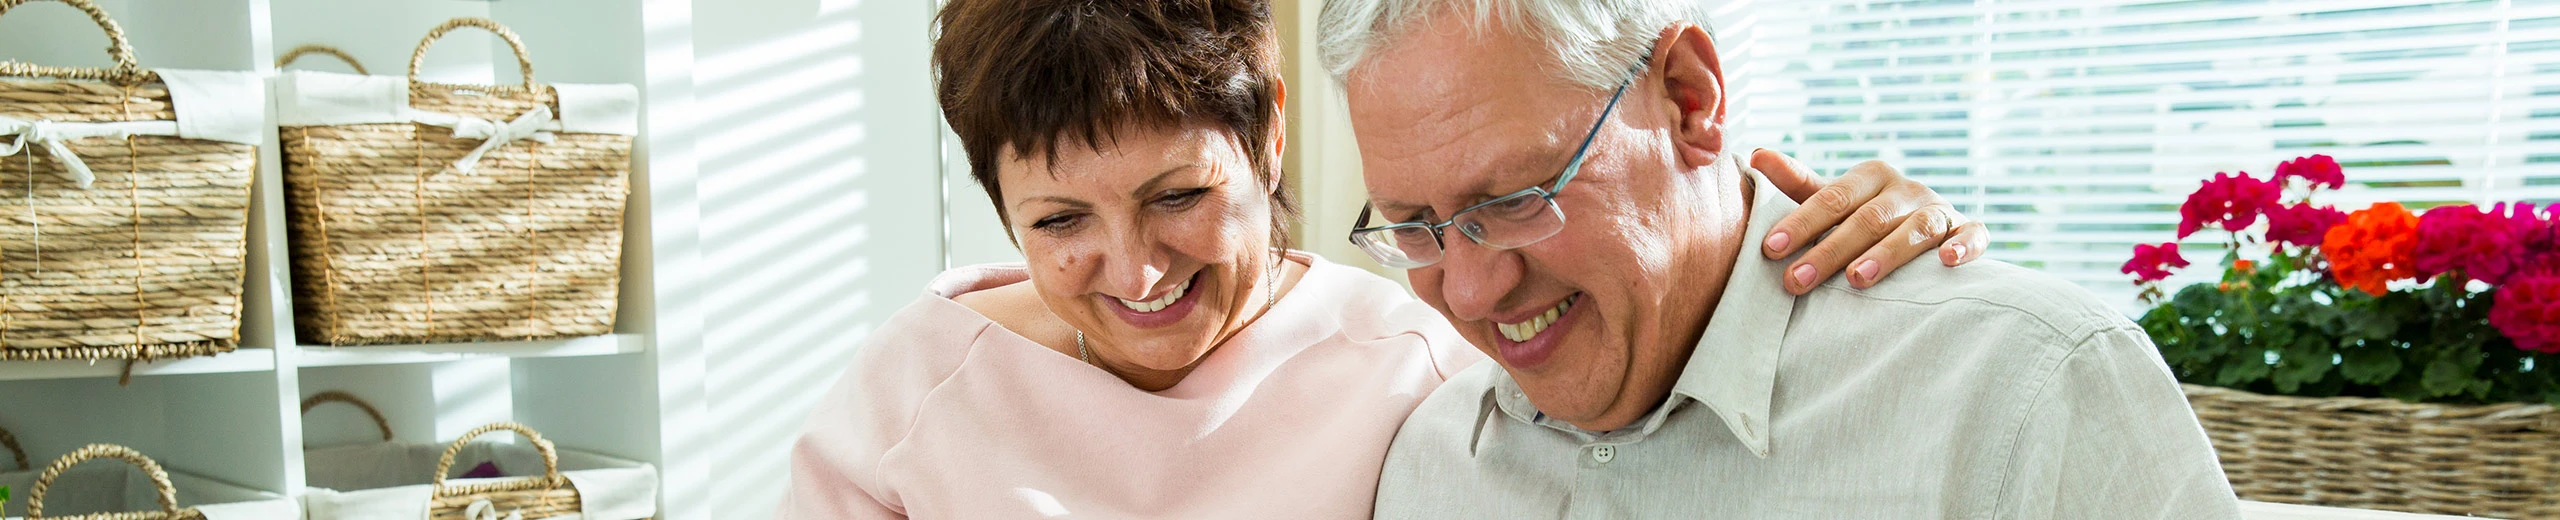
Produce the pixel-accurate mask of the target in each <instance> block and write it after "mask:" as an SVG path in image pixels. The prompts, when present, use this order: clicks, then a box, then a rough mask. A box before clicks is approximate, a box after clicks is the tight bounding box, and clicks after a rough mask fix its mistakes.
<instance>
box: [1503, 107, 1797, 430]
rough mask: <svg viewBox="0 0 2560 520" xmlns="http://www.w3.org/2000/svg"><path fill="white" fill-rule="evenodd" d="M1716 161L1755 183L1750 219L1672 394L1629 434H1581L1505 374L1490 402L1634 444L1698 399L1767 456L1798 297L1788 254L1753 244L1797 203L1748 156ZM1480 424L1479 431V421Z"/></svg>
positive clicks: (1536, 420) (1553, 424) (1511, 412)
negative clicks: (1782, 351)
mask: <svg viewBox="0 0 2560 520" xmlns="http://www.w3.org/2000/svg"><path fill="white" fill-rule="evenodd" d="M1721 160H1722V161H1728V162H1731V163H1732V164H1733V165H1734V167H1735V169H1737V170H1739V171H1741V173H1742V176H1743V178H1745V179H1748V181H1747V182H1750V183H1752V185H1753V189H1752V201H1751V214H1750V216H1749V219H1750V224H1749V225H1748V226H1747V227H1746V231H1745V232H1744V233H1743V244H1744V246H1743V247H1742V248H1741V249H1740V257H1739V258H1736V259H1734V264H1733V273H1732V274H1731V275H1730V276H1729V277H1728V278H1727V279H1726V280H1725V287H1724V295H1723V296H1722V298H1721V299H1720V300H1719V301H1718V302H1717V304H1716V311H1715V314H1714V315H1713V316H1710V317H1709V318H1708V319H1707V330H1706V332H1705V333H1704V334H1701V335H1700V336H1699V338H1698V346H1697V349H1696V350H1695V351H1693V352H1691V353H1690V354H1689V361H1688V364H1687V366H1686V367H1683V368H1682V369H1681V371H1680V379H1679V380H1677V381H1674V382H1673V383H1672V386H1671V396H1670V397H1669V398H1667V399H1665V400H1664V402H1663V403H1662V405H1661V406H1659V407H1657V408H1655V409H1654V410H1653V412H1652V413H1649V414H1647V415H1646V416H1645V418H1644V419H1643V420H1641V421H1640V422H1638V423H1637V424H1635V425H1634V427H1633V428H1630V429H1632V430H1634V431H1628V430H1629V429H1622V430H1620V431H1619V432H1608V433H1595V432H1585V431H1582V430H1580V429H1578V428H1574V427H1573V426H1572V425H1570V424H1566V423H1564V422H1563V421H1559V420H1556V419H1554V418H1552V417H1547V416H1546V415H1545V414H1542V413H1539V412H1538V410H1537V408H1536V407H1535V406H1533V405H1531V404H1530V403H1529V399H1528V397H1527V396H1526V395H1525V394H1523V393H1522V392H1521V390H1520V384H1519V382H1518V381H1515V380H1513V379H1511V375H1510V374H1508V373H1504V374H1497V375H1496V376H1495V382H1494V385H1493V387H1492V388H1490V389H1488V392H1490V393H1491V395H1490V396H1488V398H1487V399H1485V402H1487V403H1488V405H1490V406H1495V407H1497V408H1499V409H1500V410H1501V411H1502V412H1503V414H1504V415H1508V416H1510V417H1511V418H1513V419H1515V420H1519V421H1521V422H1526V423H1531V424H1537V425H1541V426H1547V427H1550V428H1556V429H1559V430H1563V431H1566V432H1569V433H1574V434H1578V435H1581V436H1584V437H1591V438H1593V439H1601V438H1609V437H1622V436H1623V437H1625V438H1626V439H1625V440H1627V441H1629V442H1632V441H1634V440H1639V439H1642V438H1643V437H1646V436H1650V435H1651V434H1652V433H1653V431H1654V430H1656V429H1658V428H1660V427H1661V426H1662V423H1663V421H1664V420H1665V419H1666V418H1667V417H1668V416H1669V415H1670V413H1671V410H1672V409H1675V408H1678V407H1679V406H1680V404H1681V403H1682V402H1684V401H1697V402H1699V403H1701V404H1704V405H1706V406H1707V408H1708V410H1710V411H1712V412H1713V413H1715V414H1716V416H1717V417H1718V418H1720V419H1722V420H1723V422H1724V424H1725V426H1726V429H1727V430H1729V431H1731V432H1732V434H1733V436H1734V438H1735V440H1738V441H1741V443H1742V444H1743V446H1744V447H1747V448H1749V449H1750V450H1751V453H1752V454H1754V455H1758V456H1761V457H1767V456H1769V433H1770V432H1769V407H1770V395H1771V393H1772V392H1773V390H1775V388H1776V386H1777V380H1778V354H1779V346H1780V345H1781V344H1782V343H1783V341H1784V340H1785V339H1786V331H1787V327H1788V325H1789V322H1790V321H1792V320H1793V319H1794V317H1795V307H1796V306H1795V302H1796V297H1795V296H1794V295H1791V294H1787V290H1786V287H1785V286H1784V285H1781V284H1782V283H1783V282H1782V279H1781V278H1780V277H1779V274H1780V273H1782V272H1784V270H1785V268H1786V265H1787V262H1791V261H1793V259H1792V258H1789V259H1782V260H1769V259H1767V258H1765V257H1763V256H1761V254H1760V248H1759V247H1758V244H1760V243H1761V241H1762V240H1763V239H1764V238H1765V237H1767V236H1768V235H1769V231H1770V229H1771V228H1774V227H1776V225H1777V223H1778V220H1779V219H1780V218H1783V217H1785V216H1786V215H1787V213H1789V212H1792V211H1795V209H1796V206H1797V204H1796V202H1795V201H1794V200H1791V199H1788V198H1787V196H1786V193H1785V192H1781V191H1778V188H1777V186H1775V185H1772V184H1770V183H1769V180H1768V179H1767V178H1765V177H1763V176H1762V175H1761V174H1760V172H1759V171H1758V170H1754V169H1752V168H1751V166H1750V164H1749V161H1746V160H1743V159H1741V158H1740V157H1739V156H1736V155H1733V154H1726V155H1725V156H1724V157H1723V159H1721ZM1477 425H1478V427H1479V428H1481V427H1482V426H1483V423H1482V422H1481V421H1479V422H1478V423H1477Z"/></svg>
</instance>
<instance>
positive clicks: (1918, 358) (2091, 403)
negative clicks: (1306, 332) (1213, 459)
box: [1321, 0, 2238, 519]
mask: <svg viewBox="0 0 2560 520" xmlns="http://www.w3.org/2000/svg"><path fill="white" fill-rule="evenodd" d="M1702 11H1703V9H1702V8H1699V7H1696V6H1694V5H1692V2H1690V1H1683V0H1332V1H1330V2H1328V3H1327V4H1326V5H1325V7H1324V11H1323V20H1322V23H1323V26H1322V29H1321V30H1322V31H1323V53H1324V58H1325V60H1326V64H1327V66H1328V67H1329V68H1330V69H1331V70H1332V72H1333V74H1334V75H1335V78H1336V79H1337V80H1339V81H1341V82H1342V84H1343V85H1344V86H1345V87H1346V89H1347V95H1348V97H1349V104H1350V110H1351V117H1352V125H1353V127H1354V129H1355V132H1356V133H1357V135H1358V138H1359V144H1360V154H1361V162H1362V166H1363V168H1364V170H1365V171H1366V172H1367V185H1368V188H1369V192H1370V197H1371V202H1372V206H1373V207H1372V210H1371V211H1370V212H1369V213H1366V214H1364V215H1363V217H1362V222H1361V223H1360V224H1359V228H1360V229H1358V230H1356V231H1354V232H1353V237H1352V239H1353V242H1355V243H1358V244H1359V245H1360V246H1361V247H1362V248H1363V249H1365V250H1367V251H1368V252H1369V253H1370V254H1371V255H1373V256H1375V257H1377V258H1378V260H1379V261H1381V262H1384V263H1386V264H1388V265H1391V266H1396V267H1401V268H1405V269H1409V270H1411V272H1410V274H1411V278H1412V281H1413V288H1414V290H1415V292H1417V293H1419V295H1420V296H1421V297H1422V299H1423V300H1425V301H1427V302H1428V303H1430V304H1431V306H1433V307H1435V308H1437V309H1439V311H1440V312H1441V313H1442V314H1444V315H1446V316H1447V317H1448V318H1449V320H1450V321H1451V322H1452V323H1454V324H1456V325H1457V327H1458V329H1459V331H1460V332H1461V333H1463V334H1464V335H1465V336H1466V337H1467V338H1468V339H1469V340H1472V341H1473V342H1474V343H1475V345H1476V347H1477V348H1479V349H1481V350H1483V351H1484V352H1485V353H1486V354H1488V355H1491V356H1492V357H1493V358H1494V359H1495V360H1496V361H1497V362H1498V363H1493V364H1483V365H1478V366H1476V367H1475V368H1474V369H1471V370H1468V371H1466V372H1464V373H1462V374H1460V375H1459V376H1457V377H1455V378H1453V379H1451V380H1449V382H1448V383H1447V384H1445V385H1443V386H1441V387H1440V388H1439V389H1438V390H1437V391H1436V392H1434V393H1433V394H1432V395H1431V396H1430V397H1429V398H1428V399H1426V400H1425V401H1424V402H1423V404H1422V405H1421V407H1420V408H1419V409H1418V410H1416V411H1415V412H1414V414H1413V416H1412V417H1411V418H1410V419H1408V420H1407V421H1406V422H1405V424H1404V426H1403V429H1402V430H1401V431H1400V432H1399V433H1398V434H1397V437H1396V439H1395V442H1394V445H1393V448H1392V449H1391V450H1390V451H1389V454H1388V456H1387V462H1386V467H1385V470H1384V472H1383V474H1382V476H1381V479H1380V484H1379V487H1378V497H1377V505H1376V507H1377V510H1376V511H1377V515H1378V517H1380V518H1550V517H1569V518H2172V519H2201V518H2236V517H2237V516H2238V512H2237V508H2238V502H2237V500H2236V499H2235V498H2234V497H2233V495H2232V492H2231V488H2230V485H2229V484H2228V483H2227V481H2225V480H2224V478H2223V475H2222V471H2221V467H2220V466H2219V464H2218V463H2217V462H2216V461H2215V458H2214V453H2213V448H2212V447H2211V446H2210V445H2208V443H2207V440H2206V438H2205V435H2204V431H2203V430H2202V428H2200V427H2198V426H2197V424H2196V420H2195V416H2194V415H2193V413H2192V412H2191V411H2190V410H2189V409H2188V408H2187V404H2186V400H2185V398H2184V397H2183V396H2182V395H2181V394H2180V392H2179V390H2178V386H2177V383H2176V381H2174V380H2173V379H2172V378H2171V376H2170V375H2169V372H2168V369H2167V367H2165V366H2164V365H2163V364H2162V363H2161V361H2160V359H2159V357H2158V354H2157V353H2156V352H2155V351H2154V350H2153V348H2152V346H2151V343H2150V341H2149V340H2148V339H2147V338H2146V337H2145V336H2144V335H2143V333H2142V330H2141V329H2140V328H2137V327H2136V326H2135V325H2134V324H2133V323H2131V322H2128V321H2127V320H2125V318H2124V317H2123V316H2121V315H2119V314H2117V313H2116V312H2115V311H2112V310H2110V309H2108V308H2107V307H2106V306H2104V305H2102V304H2101V303H2100V302H2098V301H2096V299H2095V298H2094V297H2093V296H2091V295H2090V294H2088V293H2087V292H2085V291H2083V290H2080V289H2078V288H2076V287H2073V286H2071V285H2069V284H2066V283H2064V282H2061V281H2059V280H2056V279H2054V278H2053V277H2050V276H2046V275H2043V274H2040V273H2037V272H2034V271H2030V270H2027V269H2022V268H2019V267H2016V266H2012V265H2007V264H2001V263H1997V262H1978V263H1974V264H1971V265H1967V266H1964V267H1956V268H1924V269H1917V270H1912V271H1906V272H1905V274H1902V275H1901V276H1897V277H1894V278H1892V279H1888V280H1883V281H1881V282H1878V283H1876V284H1875V285H1874V286H1872V287H1868V288H1864V289H1861V288H1857V287H1853V286H1851V285H1848V284H1846V283H1844V282H1840V281H1832V282H1826V283H1822V284H1820V285H1819V286H1818V287H1815V288H1813V290H1812V291H1810V292H1809V293H1807V294H1805V295H1803V296H1791V295H1790V294H1789V292H1788V291H1787V290H1786V289H1785V288H1784V287H1783V286H1782V285H1781V283H1780V282H1779V280H1781V279H1782V278H1783V279H1789V280H1790V282H1788V283H1789V284H1793V283H1796V282H1793V281H1792V279H1794V278H1796V276H1798V274H1797V273H1793V272H1789V273H1788V276H1785V277H1781V276H1779V271H1780V270H1781V269H1784V268H1783V267H1782V266H1784V265H1787V264H1786V263H1785V262H1784V261H1783V260H1769V259H1766V258H1763V255H1762V254H1760V252H1761V250H1762V249H1763V248H1766V250H1771V251H1777V250H1785V249H1786V246H1787V244H1786V242H1788V241H1790V239H1791V237H1786V236H1783V235H1781V234H1774V233H1772V232H1771V229H1772V227H1773V225H1774V224H1776V223H1777V222H1778V220H1779V217H1781V216H1783V215H1784V214H1785V213H1787V211H1788V210H1790V209H1792V208H1794V207H1795V204H1794V203H1793V202H1790V201H1789V200H1788V198H1787V197H1785V196H1784V195H1783V194H1780V193H1778V192H1777V189H1776V188H1774V187H1772V185H1771V184H1769V182H1768V181H1766V180H1765V179H1763V178H1762V177H1761V176H1760V175H1759V173H1758V172H1757V171H1756V170H1754V169H1752V168H1750V167H1748V166H1747V165H1746V164H1744V163H1746V162H1748V160H1747V159H1743V158H1741V157H1740V156H1739V155H1738V154H1735V153H1731V151H1733V150H1736V149H1737V148H1735V146H1736V144H1735V143H1734V141H1733V139H1731V138H1732V137H1735V136H1730V135H1728V134H1727V133H1726V132H1725V126H1724V125H1725V122H1726V121H1725V117H1726V112H1725V107H1726V106H1727V105H1728V104H1729V102H1730V100H1729V99H1728V98H1727V91H1726V90H1725V85H1726V82H1725V79H1726V76H1725V69H1724V68H1723V66H1722V63H1720V62H1719V61H1718V55H1717V54H1716V50H1717V49H1716V46H1715V42H1714V41H1713V39H1712V38H1711V36H1710V34H1709V33H1708V30H1707V28H1706V27H1705V23H1706V18H1705V14H1704V13H1703V12H1702ZM1869 167H1881V166H1877V165H1870V166H1869ZM1792 238H1793V239H1797V240H1800V239H1802V238H1803V237H1792ZM1745 244H1758V245H1760V246H1761V247H1758V248H1746V247H1744V245H1745ZM1700 252H1712V253H1700ZM1871 268H1872V267H1871V266H1860V267H1852V271H1853V273H1855V272H1857V271H1859V270H1863V269H1871ZM1810 274H1811V273H1805V274H1804V276H1807V277H1810ZM1853 276H1854V275H1853ZM1813 279H1820V278H1813ZM1808 285H1811V284H1808ZM1497 365H1498V366H1497Z"/></svg>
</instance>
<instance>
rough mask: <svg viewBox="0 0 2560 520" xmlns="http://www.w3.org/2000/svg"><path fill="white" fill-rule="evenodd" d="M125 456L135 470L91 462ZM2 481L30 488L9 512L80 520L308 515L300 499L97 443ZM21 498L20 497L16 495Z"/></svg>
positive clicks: (286, 519) (271, 519) (263, 519)
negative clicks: (174, 468) (166, 466)
mask: <svg viewBox="0 0 2560 520" xmlns="http://www.w3.org/2000/svg"><path fill="white" fill-rule="evenodd" d="M93 459H108V460H111V461H113V460H121V461H123V462H126V463H130V464H132V465H133V466H134V468H137V469H140V470H141V471H139V472H137V471H134V470H133V469H128V468H120V467H115V466H111V465H102V464H88V465H82V464H81V463H82V462H87V461H90V460H93ZM0 485H6V486H9V488H10V489H13V490H23V491H21V493H24V499H23V500H11V501H10V502H9V506H8V509H9V518H11V519H18V518H26V519H36V518H61V519H72V520H291V519H295V518H300V517H301V512H300V510H299V509H298V508H297V507H295V504H294V502H293V500H291V499H287V498H285V497H282V496H279V495H276V494H274V493H267V492H262V491H256V490H251V489H247V488H242V487H240V486H236V485H232V484H226V483H223V482H219V481H215V480H212V479H206V478H203V477H196V476H192V475H187V474H185V473H171V472H168V471H165V470H163V469H161V467H160V464H159V463H158V462H155V461H152V460H151V458H150V457H145V456H143V455H142V453H140V452H136V451H134V450H133V449H131V448H126V447H123V446H117V445H113V444H91V445H89V446H88V447H84V448H80V449H79V450H76V451H73V452H71V454H70V455H65V456H63V457H62V458H61V459H59V460H55V461H53V464H51V465H48V466H46V467H45V469H44V471H43V472H42V473H34V472H23V471H22V472H15V473H0ZM13 498H16V497H13Z"/></svg>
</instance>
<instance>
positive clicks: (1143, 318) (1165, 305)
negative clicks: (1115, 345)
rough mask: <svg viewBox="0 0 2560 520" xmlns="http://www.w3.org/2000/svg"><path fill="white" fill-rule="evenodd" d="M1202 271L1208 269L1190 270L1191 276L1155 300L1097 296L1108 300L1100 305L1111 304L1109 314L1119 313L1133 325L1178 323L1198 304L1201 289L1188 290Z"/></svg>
mask: <svg viewBox="0 0 2560 520" xmlns="http://www.w3.org/2000/svg"><path fill="white" fill-rule="evenodd" d="M1204 272H1207V271H1206V270H1202V271H1197V272H1193V273H1191V278H1190V279H1186V280H1183V281H1182V284H1181V285H1176V286H1173V290H1171V291H1166V292H1165V294H1164V295H1163V296H1159V297H1157V298H1156V299H1154V300H1149V301H1129V300H1124V299H1120V298H1118V297H1113V296H1104V295H1097V296H1098V297H1100V298H1102V299H1104V300H1109V301H1108V302H1105V303H1104V304H1103V306H1104V307H1109V308H1111V311H1112V314H1117V315H1119V316H1120V321H1123V322H1127V323H1128V324H1129V326H1132V327H1137V328H1141V329H1152V328H1158V327H1163V326H1167V325H1172V324H1175V323H1181V322H1182V318H1185V317H1189V316H1190V315H1191V309H1192V308H1193V307H1197V306H1198V304H1199V302H1200V292H1201V291H1194V290H1191V284H1192V283H1195V282H1199V281H1200V273H1204Z"/></svg>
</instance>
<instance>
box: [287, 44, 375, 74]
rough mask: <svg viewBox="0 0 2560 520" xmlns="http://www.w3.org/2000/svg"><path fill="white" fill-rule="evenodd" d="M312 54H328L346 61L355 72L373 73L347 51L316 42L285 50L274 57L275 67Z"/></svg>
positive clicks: (290, 63)
mask: <svg viewBox="0 0 2560 520" xmlns="http://www.w3.org/2000/svg"><path fill="white" fill-rule="evenodd" d="M313 54H319V55H324V56H329V57H332V58H337V59H338V61H343V62H347V68H348V69H353V70H355V71H356V74H372V73H373V72H371V71H366V70H364V62H359V61H356V57H355V56H353V55H349V54H347V51H342V50H338V48H337V47H330V46H327V45H317V44H314V45H304V46H300V47H294V48H293V50H289V51H285V52H284V55H283V56H278V57H276V68H278V69H282V68H285V67H286V66H290V65H293V62H294V60H299V59H302V57H303V56H310V55H313Z"/></svg>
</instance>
